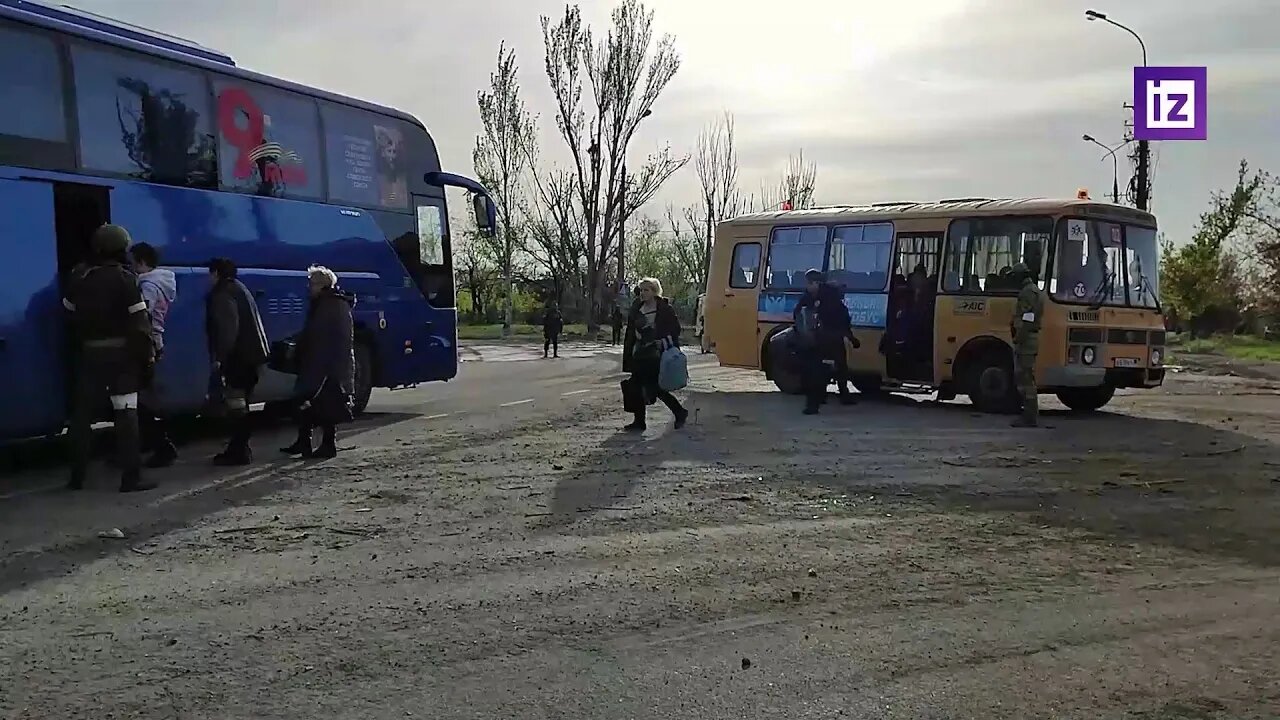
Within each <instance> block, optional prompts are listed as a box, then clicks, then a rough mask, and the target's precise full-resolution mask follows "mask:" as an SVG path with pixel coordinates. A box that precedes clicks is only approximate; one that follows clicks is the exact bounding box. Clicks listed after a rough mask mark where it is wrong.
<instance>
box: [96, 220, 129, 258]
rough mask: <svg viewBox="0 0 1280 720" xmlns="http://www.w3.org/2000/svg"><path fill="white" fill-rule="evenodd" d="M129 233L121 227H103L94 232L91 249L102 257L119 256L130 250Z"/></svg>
mask: <svg viewBox="0 0 1280 720" xmlns="http://www.w3.org/2000/svg"><path fill="white" fill-rule="evenodd" d="M130 242H132V238H130V237H129V231H128V230H125V229H124V228H122V227H120V226H119V225H103V226H101V227H99V228H98V229H97V230H94V231H93V237H92V238H91V239H90V240H89V247H91V248H92V249H93V251H94V252H95V253H96V254H98V255H100V256H104V257H105V256H111V255H119V254H121V253H124V252H125V251H127V250H128V249H129V243H130Z"/></svg>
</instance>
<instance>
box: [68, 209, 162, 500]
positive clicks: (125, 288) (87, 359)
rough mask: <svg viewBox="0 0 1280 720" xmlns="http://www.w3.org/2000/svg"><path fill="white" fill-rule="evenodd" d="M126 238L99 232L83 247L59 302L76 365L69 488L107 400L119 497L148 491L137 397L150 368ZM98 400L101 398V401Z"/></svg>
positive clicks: (147, 324)
mask: <svg viewBox="0 0 1280 720" xmlns="http://www.w3.org/2000/svg"><path fill="white" fill-rule="evenodd" d="M129 243H130V238H129V233H128V231H126V230H125V229H124V228H122V227H120V226H118V225H103V226H101V227H99V228H98V229H97V230H96V231H94V233H93V237H92V238H91V240H90V250H91V251H92V254H93V256H92V258H91V260H90V262H89V263H88V264H87V265H84V266H82V267H80V268H77V271H76V272H75V273H74V274H73V276H72V278H71V279H70V281H69V282H68V283H67V288H66V292H65V294H64V296H63V298H62V304H63V306H64V307H65V308H66V309H67V310H68V312H69V313H70V323H69V325H70V330H71V334H72V337H73V338H74V341H75V346H76V347H75V350H76V352H75V355H76V357H77V358H78V359H77V362H76V366H75V370H74V374H73V375H74V386H75V388H74V390H73V392H74V395H73V400H72V410H71V423H70V432H69V435H70V438H71V446H72V458H71V463H72V464H71V481H70V482H69V483H68V487H69V488H70V489H72V490H79V489H81V488H83V487H84V481H85V476H86V475H87V473H88V465H89V452H90V444H91V436H90V425H91V423H92V422H93V420H94V413H95V411H96V410H97V409H98V408H99V407H101V404H100V403H102V401H103V400H104V399H109V400H110V402H111V409H112V413H113V420H114V423H115V433H116V450H117V453H118V455H119V458H118V465H119V467H120V471H121V477H120V492H137V491H140V490H150V489H152V488H154V487H155V485H154V484H151V483H144V482H143V481H142V472H141V467H142V457H141V449H140V447H139V437H138V392H139V390H141V389H142V387H143V385H144V384H145V381H146V378H147V376H148V374H149V373H150V372H151V371H152V368H153V366H154V363H155V348H154V346H153V345H152V342H151V320H150V316H149V315H148V314H147V304H146V303H145V302H143V300H142V294H141V293H140V291H139V290H138V278H137V276H136V275H135V274H134V273H133V271H132V270H130V269H129V258H128V255H127V253H128V249H129ZM104 396H105V397H104Z"/></svg>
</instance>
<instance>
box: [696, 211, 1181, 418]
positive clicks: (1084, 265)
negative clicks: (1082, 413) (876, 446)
mask: <svg viewBox="0 0 1280 720" xmlns="http://www.w3.org/2000/svg"><path fill="white" fill-rule="evenodd" d="M1019 262H1024V263H1026V264H1027V265H1028V266H1029V267H1031V268H1032V269H1033V270H1034V271H1036V272H1037V274H1038V275H1037V276H1038V278H1039V282H1040V285H1041V287H1042V288H1043V289H1044V290H1045V293H1046V296H1047V300H1048V301H1047V302H1046V303H1045V317H1044V318H1043V320H1042V329H1041V332H1040V346H1039V347H1040V351H1039V356H1038V358H1037V363H1036V381H1037V385H1038V386H1039V388H1040V392H1041V393H1052V394H1056V395H1057V396H1058V398H1059V399H1061V401H1062V402H1063V403H1065V404H1066V405H1067V406H1068V407H1070V408H1073V409H1078V410H1095V409H1097V408H1100V407H1102V406H1103V405H1105V404H1107V403H1108V402H1109V401H1110V400H1111V398H1112V396H1113V395H1114V393H1115V391H1116V389H1117V388H1151V387H1156V386H1158V385H1160V384H1161V383H1162V382H1163V380H1164V366H1163V360H1164V353H1165V328H1164V318H1163V314H1162V311H1161V307H1160V294H1159V245H1158V243H1157V240H1156V219H1155V217H1154V216H1153V215H1151V214H1150V213H1146V212H1142V211H1139V210H1135V209H1133V208H1129V207H1123V206H1120V205H1113V204H1109V203H1102V202H1095V201H1093V200H1089V199H1087V198H1078V199H1072V200H1051V199H1043V198H1027V199H1001V200H992V199H982V198H963V199H958V200H943V201H939V202H929V203H914V202H900V203H877V204H874V205H860V206H847V207H825V208H815V209H809V210H800V211H781V212H768V213H756V214H752V215H744V216H741V217H738V218H734V219H732V220H727V221H725V222H722V223H720V224H719V226H718V227H717V230H716V242H715V246H714V248H713V251H712V260H711V275H710V277H709V278H708V282H707V295H706V297H707V299H706V303H705V305H706V329H705V333H706V337H707V338H708V341H709V343H710V344H711V346H712V347H713V349H714V351H715V353H716V354H717V356H718V357H719V360H720V364H721V365H725V366H734V367H743V368H755V369H759V370H763V371H764V372H765V373H766V375H767V376H768V377H769V378H770V379H772V380H773V382H774V383H775V384H776V385H777V386H778V387H779V388H780V389H782V390H783V391H784V392H789V393H798V392H800V379H799V378H798V377H797V376H796V375H795V373H794V371H793V370H792V369H790V368H789V367H788V365H789V364H788V363H784V362H781V361H780V358H782V357H785V355H784V352H783V349H782V348H780V347H778V346H779V344H780V343H778V342H774V340H775V338H777V336H778V333H779V332H781V331H782V330H785V329H786V328H787V327H789V326H790V324H791V319H792V310H793V309H794V308H795V306H796V303H797V302H798V301H799V298H800V296H801V294H802V293H803V292H804V273H805V271H807V270H809V269H811V268H817V269H822V270H824V271H825V272H826V274H827V280H828V282H831V283H834V284H836V285H838V286H840V288H841V289H842V290H843V291H844V297H845V304H846V305H847V306H848V307H849V310H850V313H851V315H852V316H853V323H854V333H855V335H856V336H857V337H858V339H859V341H860V343H861V346H860V347H859V348H858V349H856V350H855V349H853V348H852V346H851V345H849V346H848V349H847V351H848V359H849V367H850V369H851V371H852V374H853V380H854V384H855V386H856V387H858V389H859V390H860V391H862V392H864V393H879V392H886V391H893V390H936V391H937V392H938V395H939V398H940V399H943V400H948V399H952V398H954V397H956V396H957V395H968V396H969V398H970V399H971V400H972V401H973V403H974V404H975V405H976V406H978V407H979V408H981V409H983V410H986V411H992V412H1005V411H1010V410H1013V409H1016V408H1017V406H1018V404H1019V403H1020V400H1019V398H1018V394H1017V390H1016V388H1015V386H1014V382H1013V371H1012V368H1013V350H1012V345H1011V338H1010V336H1009V320H1010V317H1011V316H1012V314H1013V308H1014V302H1015V299H1016V296H1017V293H1018V285H1017V282H1016V281H1014V280H1013V279H1012V278H1011V277H1009V275H1008V271H1009V269H1010V268H1011V267H1012V266H1014V265H1015V264H1017V263H1019Z"/></svg>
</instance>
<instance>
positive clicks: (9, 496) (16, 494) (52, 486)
mask: <svg viewBox="0 0 1280 720" xmlns="http://www.w3.org/2000/svg"><path fill="white" fill-rule="evenodd" d="M65 485H66V482H65V481H64V482H60V483H58V482H54V483H49V484H47V485H39V486H37V487H31V488H27V489H25V490H14V491H13V492H9V493H5V494H4V495H0V500H17V499H18V498H20V497H27V496H28V495H39V494H41V493H47V492H54V491H55V490H57V489H58V488H60V487H63V486H65Z"/></svg>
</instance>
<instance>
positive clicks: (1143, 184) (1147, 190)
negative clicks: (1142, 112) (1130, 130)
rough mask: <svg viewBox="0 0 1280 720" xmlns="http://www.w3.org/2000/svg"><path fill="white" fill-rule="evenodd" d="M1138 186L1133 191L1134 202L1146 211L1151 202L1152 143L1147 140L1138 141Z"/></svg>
mask: <svg viewBox="0 0 1280 720" xmlns="http://www.w3.org/2000/svg"><path fill="white" fill-rule="evenodd" d="M1136 182H1137V184H1138V186H1137V187H1136V188H1134V191H1133V204H1134V205H1137V206H1138V209H1139V210H1142V211H1144V212H1145V211H1146V209H1147V205H1148V204H1150V202H1151V144H1150V143H1148V142H1147V141H1146V140H1139V141H1138V177H1137V181H1136Z"/></svg>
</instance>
